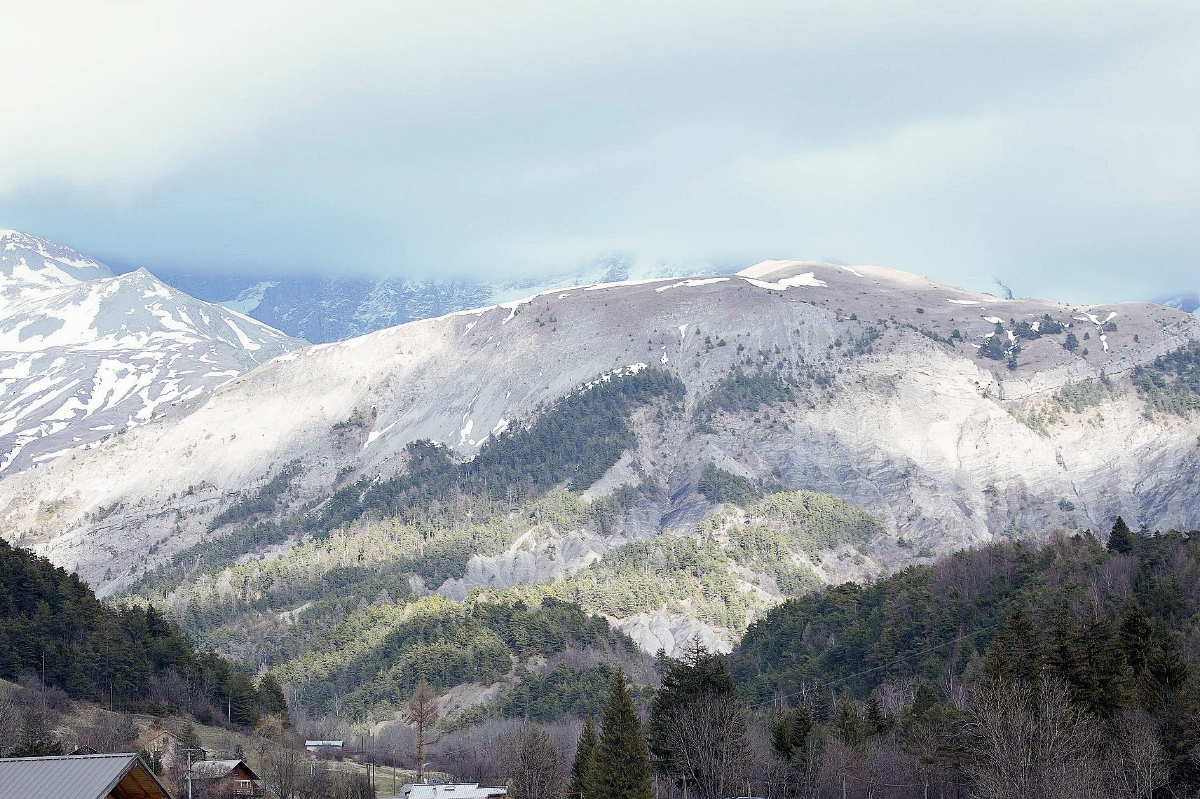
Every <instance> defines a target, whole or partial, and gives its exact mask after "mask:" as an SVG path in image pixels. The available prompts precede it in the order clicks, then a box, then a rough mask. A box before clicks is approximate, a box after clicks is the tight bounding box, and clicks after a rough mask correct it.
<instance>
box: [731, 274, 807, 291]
mask: <svg viewBox="0 0 1200 799" xmlns="http://www.w3.org/2000/svg"><path fill="white" fill-rule="evenodd" d="M742 280H744V281H746V282H747V283H749V284H750V285H752V286H757V287H758V288H760V289H771V290H774V291H787V290H788V289H789V288H792V287H793V286H797V287H798V286H811V287H816V288H819V287H823V286H828V285H829V284H828V283H826V282H825V281H824V280H819V279H818V278H817V276H816V273H814V272H805V273H804V274H802V275H793V276H792V277H785V278H783V279H782V280H780V281H779V282H777V283H768V282H767V281H765V280H755V279H754V278H750V277H743V278H742Z"/></svg>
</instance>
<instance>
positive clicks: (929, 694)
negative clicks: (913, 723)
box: [912, 680, 941, 721]
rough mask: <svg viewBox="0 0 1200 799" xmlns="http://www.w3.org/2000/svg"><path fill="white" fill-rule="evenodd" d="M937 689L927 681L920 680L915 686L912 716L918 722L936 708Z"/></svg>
mask: <svg viewBox="0 0 1200 799" xmlns="http://www.w3.org/2000/svg"><path fill="white" fill-rule="evenodd" d="M940 701H941V700H940V699H939V698H938V693H937V688H935V687H934V685H933V683H931V682H930V681H929V680H921V682H920V684H919V685H917V695H916V696H915V697H913V704H912V715H913V718H915V719H916V720H918V721H922V720H924V718H925V716H926V715H927V714H928V713H929V711H931V710H933V709H934V708H935V707H937V706H938V704H939V702H940Z"/></svg>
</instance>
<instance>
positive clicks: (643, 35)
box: [0, 1, 1200, 299]
mask: <svg viewBox="0 0 1200 799" xmlns="http://www.w3.org/2000/svg"><path fill="white" fill-rule="evenodd" d="M14 5H15V6H16V7H15V8H14V9H12V10H11V12H10V11H9V10H6V12H5V16H6V20H12V24H6V27H7V28H9V29H10V30H15V31H20V33H19V35H15V36H9V37H7V38H8V41H7V42H6V46H5V48H3V50H2V51H0V75H4V76H6V78H5V79H4V80H3V82H0V113H3V115H4V116H3V118H2V120H0V122H2V124H0V222H2V223H3V224H5V225H7V226H17V227H27V228H33V232H37V233H40V234H43V235H52V236H58V237H59V238H64V239H66V240H67V241H68V243H71V244H74V245H76V246H79V247H81V248H84V249H91V250H94V251H96V252H97V253H99V254H101V255H105V256H109V257H114V259H115V260H122V261H124V262H128V263H137V264H139V265H147V266H151V267H152V268H153V267H154V266H155V265H156V264H164V265H176V266H178V265H215V266H218V267H224V268H231V269H232V268H239V269H251V270H253V269H258V270H275V271H279V270H286V269H307V270H322V271H329V272H354V271H358V272H389V273H408V274H429V273H438V274H446V273H454V272H457V273H462V274H482V273H485V272H488V271H491V270H504V271H508V272H512V271H522V270H524V271H531V270H547V269H551V268H559V267H561V266H563V265H574V264H579V263H582V262H584V261H587V260H588V259H590V258H592V257H595V256H596V255H597V254H599V253H603V252H608V251H613V250H621V251H629V250H632V251H635V252H636V253H637V254H638V256H639V257H641V258H643V259H648V260H655V261H674V262H684V261H703V260H707V261H719V262H721V263H736V262H739V260H752V259H758V258H763V257H838V258H841V259H842V260H847V261H874V262H881V263H887V264H889V265H892V266H897V267H900V268H906V269H911V270H913V271H918V272H921V273H924V274H928V275H930V276H933V277H935V278H937V279H942V280H950V281H952V282H958V283H967V284H971V283H972V281H977V282H978V281H983V282H986V281H989V280H991V279H992V278H993V277H994V276H996V275H1000V276H1003V277H1004V279H1005V280H1006V282H1009V283H1010V284H1012V285H1013V287H1014V289H1015V290H1016V291H1017V292H1018V293H1022V292H1024V293H1054V292H1058V293H1060V294H1064V295H1065V294H1068V293H1074V294H1076V295H1079V294H1084V293H1092V294H1095V293H1100V292H1116V293H1121V292H1124V293H1125V294H1128V293H1129V292H1130V291H1131V290H1133V289H1131V288H1130V280H1131V272H1130V271H1129V269H1128V265H1129V263H1130V261H1131V259H1135V260H1139V261H1144V262H1147V264H1148V265H1147V266H1145V267H1144V268H1139V270H1137V273H1136V277H1137V279H1138V280H1140V281H1142V282H1143V283H1145V284H1146V285H1144V286H1142V287H1141V288H1139V289H1137V290H1139V291H1141V292H1143V293H1144V294H1146V295H1149V294H1152V293H1156V292H1157V291H1166V290H1170V289H1174V288H1176V285H1174V284H1177V283H1179V281H1180V280H1183V279H1184V278H1185V277H1186V276H1187V275H1188V274H1189V272H1188V271H1187V270H1189V269H1191V268H1193V267H1194V265H1195V261H1196V257H1197V255H1200V241H1198V240H1197V234H1196V233H1195V229H1194V228H1195V226H1194V219H1195V218H1196V216H1197V212H1200V198H1198V197H1197V193H1196V191H1195V186H1196V185H1197V180H1196V179H1197V178H1198V177H1200V144H1198V143H1197V141H1196V137H1195V136H1194V131H1195V130H1196V127H1197V122H1200V119H1197V116H1198V115H1200V112H1198V111H1196V110H1195V109H1197V108H1200V103H1197V100H1200V96H1198V95H1200V88H1198V87H1200V56H1197V53H1200V47H1197V44H1200V42H1197V41H1196V39H1197V34H1196V31H1197V30H1198V28H1197V26H1196V22H1197V21H1198V20H1197V17H1198V16H1200V14H1198V13H1197V10H1196V9H1195V8H1194V7H1193V4H1188V3H1175V4H1171V3H1164V4H1147V3H1141V2H1139V3H1106V4H1097V3H1071V2H1061V3H1049V4H1048V3H1044V2H1028V3H1004V4H971V5H970V6H963V5H962V4H961V3H949V2H922V3H917V2H899V1H897V2H871V3H867V2H836V3H835V2H827V3H820V2H816V3H804V4H797V3H782V2H758V3H755V2H749V3H736V4H735V3H718V2H697V3H688V4H682V3H655V4H646V3H632V2H604V3H600V2H591V3H589V2H581V3H558V2H521V3H514V2H508V3H497V2H493V3H487V2H476V3H465V2H446V3H416V2H413V3H347V4H336V5H335V4H320V3H313V4H307V5H306V4H302V3H244V2H242V3H216V4H178V5H173V4H167V3H156V4H103V5H97V4H86V3H80V4H73V3H63V4H14ZM1085 275H1086V276H1087V278H1088V279H1087V281H1086V283H1082V284H1081V280H1080V278H1081V276H1085ZM1088 298H1091V297H1087V298H1085V297H1079V299H1088ZM1094 298H1095V299H1100V297H1094Z"/></svg>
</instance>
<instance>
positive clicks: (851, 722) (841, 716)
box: [834, 696, 865, 746]
mask: <svg viewBox="0 0 1200 799" xmlns="http://www.w3.org/2000/svg"><path fill="white" fill-rule="evenodd" d="M834 727H835V729H836V730H837V734H838V737H840V738H841V739H842V741H843V742H844V743H845V744H847V745H849V746H858V745H859V744H860V743H862V741H863V738H864V737H865V736H864V735H863V723H862V719H861V718H859V715H858V705H857V703H856V702H855V701H854V700H853V699H851V698H850V697H849V696H843V697H842V698H841V700H840V701H839V702H838V704H837V718H836V719H835V721H834Z"/></svg>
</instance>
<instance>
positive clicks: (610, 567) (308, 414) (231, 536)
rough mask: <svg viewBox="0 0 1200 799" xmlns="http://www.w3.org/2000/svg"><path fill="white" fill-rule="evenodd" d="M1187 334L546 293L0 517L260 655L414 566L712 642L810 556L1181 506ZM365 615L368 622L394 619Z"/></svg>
mask: <svg viewBox="0 0 1200 799" xmlns="http://www.w3.org/2000/svg"><path fill="white" fill-rule="evenodd" d="M1198 340H1200V320H1198V319H1197V318H1196V317H1194V316H1192V315H1190V314H1185V313H1182V312H1180V311H1178V310H1174V309H1170V308H1166V307H1163V306H1160V305H1154V304H1149V303H1117V304H1112V305H1103V306H1089V307H1069V306H1064V305H1060V304H1057V303H1052V302H1046V301H1041V300H1031V299H1013V300H1008V299H998V298H995V297H991V296H988V295H983V294H973V293H970V292H966V291H963V290H959V289H955V288H951V287H946V286H942V285H938V284H936V283H933V282H931V281H928V280H925V279H923V278H919V277H916V276H914V275H910V274H906V273H903V272H897V271H895V270H891V269H887V268H883V267H869V266H861V267H848V266H838V265H831V264H822V263H807V262H795V261H784V262H768V263H764V264H759V265H757V266H755V267H752V268H750V269H747V270H745V271H743V272H741V273H739V274H738V275H730V276H718V277H708V278H690V279H665V280H648V281H629V282H625V283H617V284H599V285H594V286H587V287H577V288H574V289H565V290H554V291H551V292H547V293H542V294H538V295H536V296H531V297H528V298H525V299H522V300H519V301H511V302H505V303H501V304H499V305H495V306H492V307H488V308H483V309H477V310H474V311H470V312H461V313H456V314H451V315H448V316H444V317H440V318H436V319H429V320H423V321H419V322H412V323H408V324H405V325H401V326H399V327H395V328H389V329H386V330H381V331H378V332H375V333H371V334H368V335H365V336H361V337H358V338H355V339H351V340H348V341H344V342H340V343H336V344H321V345H316V346H312V347H308V348H306V349H302V350H298V351H295V352H290V353H287V354H285V355H282V356H279V357H277V358H274V359H272V360H270V361H268V362H267V363H265V364H263V365H261V366H259V367H258V368H257V369H255V370H254V371H252V372H250V373H248V374H245V375H242V376H240V377H238V378H236V379H233V380H231V381H230V382H229V383H228V384H227V385H225V386H223V387H222V388H220V389H218V390H216V391H214V392H213V393H212V394H211V395H210V396H208V398H207V399H206V400H204V401H203V403H202V404H201V405H200V406H199V407H197V408H195V409H194V410H192V412H190V413H189V414H187V415H184V414H170V413H168V414H164V415H163V416H162V417H159V418H155V419H153V420H152V421H151V422H149V423H147V424H144V425H140V426H138V427H136V428H135V429H131V430H129V431H127V432H126V433H125V434H124V435H122V436H119V437H115V438H112V439H109V440H108V441H106V442H104V443H103V444H102V445H100V446H98V447H95V448H93V449H89V450H87V451H86V452H79V453H77V454H76V455H75V457H73V458H60V459H58V460H56V461H54V462H52V463H49V464H46V465H44V466H42V467H40V468H38V469H36V470H30V471H27V472H22V473H19V474H15V475H12V476H10V477H8V478H6V479H4V480H3V481H0V508H3V515H2V517H0V523H2V525H3V530H4V535H5V537H6V538H8V539H9V540H11V541H14V542H19V543H21V544H22V545H24V546H33V547H36V549H37V550H38V551H39V552H41V553H43V554H46V555H47V556H49V557H50V558H51V559H52V560H54V561H55V562H56V563H60V564H62V565H64V566H66V567H67V568H68V569H74V570H77V571H78V572H79V574H80V575H81V576H82V577H83V578H84V579H86V580H87V581H88V582H89V583H91V584H92V585H94V586H95V587H96V588H97V590H98V592H99V593H101V594H102V595H113V594H115V593H118V592H121V591H133V592H135V593H137V594H139V595H141V596H144V597H146V598H148V599H152V600H154V601H156V602H161V603H165V604H166V605H168V606H171V607H175V608H177V609H178V610H179V612H180V613H184V614H185V615H186V616H187V618H188V619H190V621H188V622H187V624H189V625H191V627H190V629H192V630H193V631H197V632H199V633H200V634H203V635H204V636H209V637H208V638H207V639H206V640H208V641H210V642H212V643H214V645H218V646H219V647H221V648H222V651H234V650H244V651H254V652H256V653H257V654H258V655H261V656H262V657H263V658H264V659H265V660H266V661H267V662H274V663H281V662H283V660H286V659H287V658H293V657H299V656H300V655H301V654H303V653H304V652H305V651H306V648H308V650H311V648H312V646H313V643H312V642H313V641H314V640H316V638H315V637H314V636H315V633H313V630H314V629H316V628H305V626H304V625H305V624H310V623H311V624H320V625H328V626H327V628H325V627H323V628H322V629H328V630H330V631H332V630H334V629H337V630H344V629H345V628H344V627H341V626H339V623H340V620H341V619H342V618H344V616H345V614H346V613H354V612H355V608H356V607H359V606H361V608H367V607H368V606H370V605H371V604H372V602H373V601H374V599H375V598H376V595H379V596H387V597H390V600H388V602H404V601H407V599H405V598H406V597H408V598H420V597H425V596H428V595H429V594H433V593H437V594H441V595H442V596H444V597H447V598H449V599H453V600H471V601H474V600H473V599H472V598H473V597H474V598H478V597H479V596H481V595H488V594H495V595H497V596H510V597H511V596H514V595H522V596H526V597H528V598H529V599H530V600H537V599H538V598H540V597H546V596H557V597H560V598H565V599H568V600H571V601H575V602H577V603H579V604H581V605H582V606H583V607H584V608H585V609H586V610H589V611H591V612H601V613H604V614H605V615H606V616H608V617H609V618H610V619H611V620H612V621H613V623H614V624H617V625H618V626H620V627H621V629H623V630H625V631H626V632H628V633H629V634H630V635H632V636H633V637H634V638H635V640H637V641H638V642H639V644H640V645H641V646H642V647H643V648H644V649H646V650H648V651H651V652H652V651H654V650H655V649H657V648H658V647H659V646H663V647H664V648H667V649H668V650H670V649H672V648H675V647H677V646H678V645H681V644H682V642H683V641H684V640H686V638H687V637H689V636H691V635H693V634H700V635H701V636H702V637H705V638H706V639H707V640H710V641H711V642H713V643H714V644H720V645H721V646H722V647H724V648H728V646H729V645H730V644H731V643H732V641H734V640H736V638H737V637H738V635H740V630H741V629H743V628H744V627H745V626H746V624H748V623H750V622H751V621H753V619H754V618H756V617H758V616H759V615H760V614H761V613H762V612H764V611H765V609H766V608H769V607H770V606H771V605H772V604H774V603H776V602H778V601H779V600H780V599H782V598H783V597H786V596H789V595H793V594H795V593H798V592H803V591H806V590H809V589H810V588H812V587H814V586H816V585H820V584H822V583H835V582H840V581H842V580H846V579H852V578H855V579H861V578H863V577H869V576H871V575H877V574H880V573H883V572H885V571H887V570H894V569H896V568H899V567H902V566H904V565H906V564H909V563H915V562H926V561H928V560H930V559H931V558H934V557H936V556H938V555H940V554H944V553H949V552H952V551H955V550H958V549H961V548H964V547H970V546H972V545H976V544H979V543H982V542H988V541H994V540H998V539H1006V538H1007V539H1017V538H1027V537H1039V536H1044V535H1046V534H1048V533H1049V532H1050V531H1052V530H1055V529H1065V530H1083V529H1085V528H1092V529H1107V527H1108V526H1109V525H1110V524H1111V519H1112V518H1113V517H1115V516H1116V515H1117V514H1118V513H1120V514H1124V516H1125V518H1127V519H1131V520H1136V521H1137V522H1139V523H1145V524H1148V525H1151V526H1162V527H1164V528H1165V527H1186V526H1193V527H1194V526H1197V524H1198V522H1200V498H1198V497H1197V495H1196V492H1195V491H1194V487H1193V486H1192V485H1191V483H1189V478H1190V476H1191V475H1194V474H1196V473H1197V472H1198V469H1200V449H1198V448H1197V447H1196V441H1197V438H1198V435H1200V416H1198V415H1197V412H1196V411H1197V410H1200V366H1197V364H1198V363H1200V345H1198V344H1197V341H1198ZM422 441H428V442H435V443H436V444H437V445H440V446H434V445H432V444H419V443H418V442H422ZM477 456H479V457H477ZM155 575H157V576H155ZM351 598H352V603H351V604H349V605H347V604H346V602H347V601H349V600H350V599H351ZM322 603H325V604H324V605H322ZM339 603H340V604H339ZM386 604H387V603H385V605H386ZM365 612H366V611H365V610H364V613H365ZM239 614H241V615H239ZM363 618H364V621H363V624H364V625H366V626H364V627H362V628H359V632H360V633H361V635H362V638H361V639H355V640H356V643H354V644H353V645H354V646H361V647H364V648H366V649H369V648H370V647H371V646H374V645H375V644H372V643H371V642H373V641H374V642H378V640H379V636H381V635H384V633H385V632H386V629H388V627H387V625H388V624H391V623H392V622H389V621H387V619H389V618H391V617H390V616H388V615H387V614H386V613H381V614H380V615H377V616H372V617H370V618H374V619H375V621H374V622H372V624H378V625H382V626H380V627H371V625H369V624H367V623H366V621H365V619H366V618H367V616H364V617H363ZM306 619H310V620H311V621H305V620H306ZM305 629H307V630H308V631H309V632H308V633H305V632H304V630H305ZM309 633H313V634H312V635H310V634H309ZM340 634H341V633H339V635H340ZM346 634H347V635H349V634H350V633H346ZM306 636H307V637H306ZM331 640H333V639H331ZM338 640H341V639H338ZM302 642H306V643H302ZM338 646H339V647H340V649H338V650H336V651H341V650H342V649H345V648H346V647H350V646H351V644H350V643H348V642H347V641H346V640H341V643H339V644H338ZM263 647H267V648H268V649H269V651H267V649H264V648H263ZM271 647H273V648H271ZM306 656H308V657H316V656H317V655H316V654H312V653H311V651H310V653H309V655H306ZM330 657H333V655H332V654H331V655H330Z"/></svg>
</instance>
